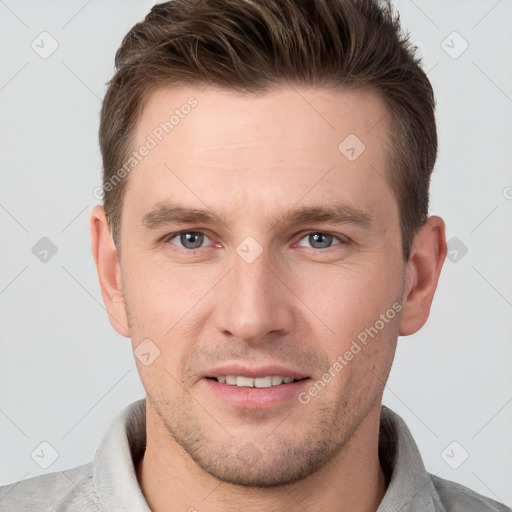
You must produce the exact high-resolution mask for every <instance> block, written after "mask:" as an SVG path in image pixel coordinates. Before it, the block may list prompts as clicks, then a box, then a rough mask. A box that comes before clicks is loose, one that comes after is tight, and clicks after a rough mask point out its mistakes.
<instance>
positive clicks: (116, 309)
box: [90, 205, 130, 337]
mask: <svg viewBox="0 0 512 512" xmlns="http://www.w3.org/2000/svg"><path fill="white" fill-rule="evenodd" d="M90 234H91V251H92V255H93V258H94V261H95V263H96V270H97V272H98V278H99V281H100V288H101V295H102V297H103V302H104V303H105V307H106V309H107V313H108V317H109V320H110V323H111V324H112V327H113V328H114V329H115V330H116V331H117V332H118V333H119V334H121V336H125V337H129V336H130V331H129V328H128V320H127V317H126V309H125V303H124V296H123V283H122V275H121V266H120V264H119V258H118V256H117V250H116V247H115V245H114V242H113V240H112V236H111V234H110V229H109V225H108V220H107V216H106V214H105V210H104V209H103V206H101V205H97V206H95V207H94V208H93V210H92V212H91V218H90Z"/></svg>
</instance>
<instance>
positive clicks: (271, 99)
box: [126, 86, 391, 215]
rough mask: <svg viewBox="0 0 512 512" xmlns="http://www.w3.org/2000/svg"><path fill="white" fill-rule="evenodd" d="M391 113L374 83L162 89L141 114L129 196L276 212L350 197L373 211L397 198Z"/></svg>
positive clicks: (148, 202)
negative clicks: (248, 90) (392, 183)
mask: <svg viewBox="0 0 512 512" xmlns="http://www.w3.org/2000/svg"><path fill="white" fill-rule="evenodd" d="M388 122H389V121H388V115H387V109H386V107H385V105H384V103H383V101H382V100H381V99H380V97H379V96H378V95H377V94H376V93H373V92H371V91H363V90H355V91H332V90H327V89H317V88H299V87H295V86H294V87H291V86H287V87H284V86H283V87H281V88H278V89H274V90H271V91H270V92H268V93H266V94H263V95H256V94H241V93H236V92H233V91H226V90H219V89H215V88H206V89H204V90H201V89H199V88H194V87H175V88H168V89H160V90H158V91H156V92H155V93H153V94H152V95H151V96H150V97H149V99H148V101H147V103H146V106H145V108H144V111H143V113H142V115H141V118H140V119H139V121H138V124H137V129H136V133H135V143H134V148H133V149H134V150H135V152H137V153H139V155H138V161H137V164H136V166H135V167H134V168H133V170H132V171H131V172H130V173H129V182H128V187H127V193H126V201H128V200H135V202H136V203H137V204H138V205H140V206H141V208H142V206H144V207H149V206H151V205H152V204H156V203H158V202H161V201H165V200H168V199H169V198H172V199H173V200H175V199H176V197H177V195H179V197H181V198H183V199H184V200H186V201H188V202H189V203H193V204H190V206H199V205H201V206H202V207H204V206H207V207H209V208H215V207H219V208H223V209H224V210H226V209H227V208H228V207H231V206H233V208H234V209H235V210H236V209H237V208H238V210H239V209H240V208H243V209H244V211H246V212H249V211H251V209H252V210H253V213H255V212H262V211H266V210H268V209H269V208H270V203H272V205H273V206H272V208H273V209H274V210H275V211H274V212H269V213H273V214H276V215H278V214H279V212H278V209H279V206H280V205H281V206H282V207H283V208H287V207H289V206H290V205H292V204H294V203H297V202H298V201H303V202H304V201H305V202H308V201H309V202H310V203H311V205H314V204H316V203H318V202H322V201H328V200H330V199H332V200H339V199H345V200H347V201H348V202H351V203H354V202H358V203H359V204H358V206H360V207H365V208H366V209H367V210H374V211H376V210H375V209H376V208H377V209H378V206H379V204H380V203H382V202H386V201H388V202H389V200H390V198H391V190H390V188H389V186H388V184H387V182H386V181H385V177H386V175H385V173H386V164H387V161H388V151H389V143H388V133H387V131H388ZM144 147H150V149H149V150H147V151H142V148H144ZM141 152H143V153H145V156H143V157H142V158H141V157H140V153H141ZM238 214H239V212H238Z"/></svg>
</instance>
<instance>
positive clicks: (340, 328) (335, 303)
mask: <svg viewBox="0 0 512 512" xmlns="http://www.w3.org/2000/svg"><path fill="white" fill-rule="evenodd" d="M312 268H313V267H310V268H309V269H306V268H305V269H303V270H301V271H300V272H297V273H296V276H295V277H294V286H293V287H292V289H293V290H294V292H295V293H296V294H297V296H298V297H300V299H301V301H302V302H303V304H304V306H305V307H306V309H309V310H310V311H311V312H312V313H313V315H310V316H311V318H316V322H317V324H318V326H319V327H320V328H323V329H325V328H328V330H330V331H331V334H334V337H335V339H336V342H335V343H336V344H337V345H341V346H343V345H344V344H345V343H347V342H348V341H350V340H351V339H353V338H354V337H356V336H357V335H358V334H359V333H360V332H361V331H362V330H364V329H365V328H366V327H370V326H372V325H374V323H375V322H376V321H377V320H379V318H380V315H381V314H385V313H386V311H387V310H388V309H390V308H392V305H393V303H394V302H395V301H396V300H397V297H399V296H400V289H401V288H400V282H401V281H400V279H401V278H400V273H399V269H398V267H397V266H395V267H393V266H390V265H389V262H388V266H387V268H386V265H385V263H384V262H375V261H373V262H372V263H371V264H369V263H363V262H361V264H353V263H350V264H348V263H347V264H343V263H339V264H336V265H321V266H318V267H317V268H316V271H311V269H312Z"/></svg>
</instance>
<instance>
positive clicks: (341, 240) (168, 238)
mask: <svg viewBox="0 0 512 512" xmlns="http://www.w3.org/2000/svg"><path fill="white" fill-rule="evenodd" d="M187 233H188V234H190V233H194V234H199V235H203V236H204V237H206V238H207V239H209V240H210V241H211V239H210V237H209V236H208V235H207V234H206V233H205V232H204V231H201V230H193V229H189V230H185V231H178V232H176V233H171V234H169V235H167V236H166V237H165V238H164V239H163V242H164V243H166V244H169V243H172V242H171V240H173V239H174V238H176V237H178V236H181V235H184V234H187ZM310 235H326V236H331V237H333V239H335V240H337V241H338V243H335V244H333V245H331V246H329V247H326V248H323V249H318V248H316V247H307V249H310V250H311V251H315V252H316V251H319V252H326V251H328V250H329V249H332V248H333V247H336V246H338V245H347V244H348V242H349V240H348V238H347V237H344V236H341V235H335V234H333V233H329V232H326V231H309V232H308V233H305V234H304V235H303V236H302V237H301V238H300V239H299V240H298V242H296V243H295V244H294V245H297V244H298V243H299V242H301V241H302V240H304V239H305V238H306V237H308V236H310ZM172 245H176V244H172ZM176 247H178V249H179V250H182V251H185V252H187V253H194V252H197V251H198V250H199V249H205V248H207V247H203V246H201V247H198V248H196V249H188V248H186V247H180V246H178V245H176ZM301 247H304V246H301Z"/></svg>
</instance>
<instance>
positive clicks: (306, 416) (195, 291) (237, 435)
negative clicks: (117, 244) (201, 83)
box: [120, 87, 405, 486]
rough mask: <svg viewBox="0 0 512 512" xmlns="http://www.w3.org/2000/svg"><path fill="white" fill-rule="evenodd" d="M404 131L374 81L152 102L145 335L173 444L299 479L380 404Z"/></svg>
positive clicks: (145, 376) (129, 214) (234, 471)
mask: <svg viewBox="0 0 512 512" xmlns="http://www.w3.org/2000/svg"><path fill="white" fill-rule="evenodd" d="M190 98H193V100H191V99H190ZM187 104H188V105H189V106H190V108H188V107H184V105H187ZM175 111H177V113H176V116H175V118H174V119H173V120H172V121H171V122H172V127H171V128H170V127H169V125H165V124H164V125H161V123H165V121H168V120H169V118H170V116H171V115H172V114H173V112H175ZM162 126H164V128H162ZM159 128H160V129H159ZM165 128H167V131H168V132H169V133H166V130H165ZM387 129H388V119H387V116H386V107H385V106H384V104H383V102H382V101H381V100H380V99H379V98H378V97H377V96H376V95H374V94H373V93H370V92H364V91H353V92H339V91H338V92H333V91H328V90H320V89H306V88H293V89H292V88H286V87H283V88H280V89H275V90H273V91H272V92H270V93H268V94H266V95H264V96H256V95H242V94H235V93H233V92H225V91H224V92H222V91H220V90H217V89H213V88H209V89H206V90H200V89H195V88H173V89H169V90H160V91H158V92H156V93H155V94H154V95H152V96H151V98H150V100H149V102H148V103H147V106H146V107H145V110H144V112H143V114H142V117H141V119H140V121H139V123H138V127H137V132H136V133H137V135H136V140H135V144H134V149H137V148H140V147H142V146H144V145H146V146H147V147H148V143H149V146H153V144H152V143H151V142H149V139H148V136H149V137H150V138H151V140H152V141H153V142H154V143H155V144H154V146H153V147H151V148H150V149H149V150H148V151H147V155H146V156H144V157H143V158H141V159H140V161H139V162H138V163H137V166H136V167H135V168H134V169H133V170H132V171H131V172H130V175H129V182H128V185H127V189H126V195H125V198H124V204H123V211H122V223H121V240H122V242H121V244H122V249H121V251H122V254H121V261H120V265H121V274H122V283H123V295H124V301H125V305H126V310H127V314H128V322H129V330H130V335H131V337H132V340H133V347H134V349H135V353H136V354H137V353H140V352H141V351H142V352H143V353H144V354H145V355H144V356H143V357H141V360H139V359H137V365H138V368H139V372H140V376H141V379H142V382H143V385H144V387H145V390H146V393H147V401H148V411H150V414H153V415H154V416H155V418H157V421H160V422H161V423H162V424H163V425H164V426H165V429H164V431H165V433H166V435H167V436H168V439H167V440H165V442H166V443H171V444H173V445H175V446H178V445H179V446H181V447H182V448H184V449H185V450H186V452H188V454H190V457H191V458H192V459H193V460H194V461H195V463H196V464H197V465H198V466H199V467H200V468H202V469H204V470H205V471H207V472H208V473H210V474H212V475H214V476H216V477H217V478H219V479H221V480H224V481H228V482H232V483H237V484H242V485H259V486H273V485H282V484H286V483H291V482H294V481H297V480H300V479H302V478H304V477H306V476H308V475H310V474H312V473H313V472H314V471H316V470H317V469H318V468H320V467H322V466H323V465H325V464H326V463H328V461H329V460H331V459H332V458H333V457H335V456H337V455H339V454H340V453H341V452H342V450H343V449H344V447H346V446H348V445H349V443H350V442H351V440H352V439H353V438H354V433H355V432H357V431H358V430H359V429H362V428H365V425H366V423H367V422H368V418H369V417H370V415H371V414H375V411H377V410H380V399H381V396H382V392H383V388H384V384H385V381H386V379H387V376H388V372H389V369H390V366H391V362H392V358H393V355H394V351H395V346H396V339H397V335H398V323H399V317H400V313H399V311H400V308H401V306H400V301H401V300H402V295H403V291H404V275H405V270H404V269H405V264H404V262H403V260H402V253H401V236H400V228H399V217H398V207H397V203H396V200H395V197H394V195H393V192H392V190H391V188H390V187H389V185H388V183H387V181H386V174H387V172H388V169H387V168H386V163H387V161H388V154H387V150H388V147H389V143H388V135H387ZM354 136H356V137H357V139H356V138H355V137H354ZM347 137H349V138H348V139H347ZM159 139H161V140H159ZM345 139H347V140H346V141H345ZM343 141H345V142H343ZM340 143H341V146H340ZM362 144H364V151H362V152H361V150H362V149H363V145H362ZM143 152H144V153H146V152H145V151H143ZM141 343H142V345H140V344H141ZM139 345H140V348H139V349H137V347H139ZM144 358H145V360H144ZM141 361H143V362H141ZM283 378H285V379H284V380H283ZM292 379H293V380H292ZM290 380H292V382H288V381H290ZM226 381H227V382H226ZM280 382H282V383H281V384H279V383H280ZM272 383H274V384H275V385H272ZM260 386H261V387H260ZM268 386H270V387H268Z"/></svg>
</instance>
